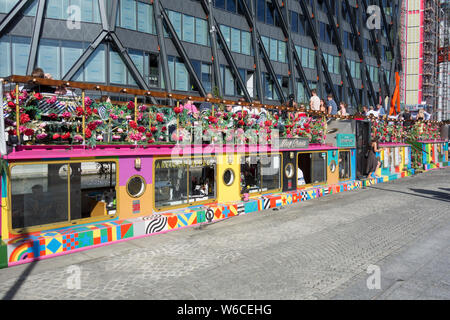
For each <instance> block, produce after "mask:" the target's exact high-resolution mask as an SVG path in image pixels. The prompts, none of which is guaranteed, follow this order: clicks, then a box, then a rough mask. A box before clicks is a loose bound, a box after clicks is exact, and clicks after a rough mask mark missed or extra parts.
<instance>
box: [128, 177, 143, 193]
mask: <svg viewBox="0 0 450 320" xmlns="http://www.w3.org/2000/svg"><path fill="white" fill-rule="evenodd" d="M127 192H128V194H129V195H130V196H132V197H133V198H139V197H140V196H142V195H143V194H144V192H145V180H144V178H142V177H141V176H133V177H131V178H130V180H128V183H127Z"/></svg>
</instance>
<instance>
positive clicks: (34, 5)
mask: <svg viewBox="0 0 450 320" xmlns="http://www.w3.org/2000/svg"><path fill="white" fill-rule="evenodd" d="M13 1H14V2H17V0H13ZM37 6H38V0H34V1H33V3H32V4H31V5H30V6H29V7H28V8H27V9H26V10H25V11H24V12H23V14H24V15H25V16H31V17H34V16H36V12H37ZM0 12H1V10H0Z"/></svg>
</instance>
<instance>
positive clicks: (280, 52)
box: [278, 41, 286, 62]
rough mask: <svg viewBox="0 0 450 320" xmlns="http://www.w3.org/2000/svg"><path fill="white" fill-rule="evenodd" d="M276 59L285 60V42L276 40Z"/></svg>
mask: <svg viewBox="0 0 450 320" xmlns="http://www.w3.org/2000/svg"><path fill="white" fill-rule="evenodd" d="M278 61H280V62H286V43H285V42H284V41H278Z"/></svg>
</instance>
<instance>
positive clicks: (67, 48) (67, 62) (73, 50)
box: [61, 41, 83, 77]
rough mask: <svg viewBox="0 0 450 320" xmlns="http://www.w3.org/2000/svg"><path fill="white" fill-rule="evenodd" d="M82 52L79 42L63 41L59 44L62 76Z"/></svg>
mask: <svg viewBox="0 0 450 320" xmlns="http://www.w3.org/2000/svg"><path fill="white" fill-rule="evenodd" d="M82 54H83V44H82V43H81V42H72V41H63V42H62V44H61V66H62V76H63V77H64V75H65V74H66V73H67V72H69V70H70V68H71V67H72V66H73V65H74V64H75V62H77V60H78V59H79V58H80V57H81V55H82Z"/></svg>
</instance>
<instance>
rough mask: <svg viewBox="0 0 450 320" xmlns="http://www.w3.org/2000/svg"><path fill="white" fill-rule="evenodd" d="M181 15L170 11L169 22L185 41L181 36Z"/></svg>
mask: <svg viewBox="0 0 450 320" xmlns="http://www.w3.org/2000/svg"><path fill="white" fill-rule="evenodd" d="M181 19H182V18H181V13H179V12H175V11H169V20H170V22H171V23H172V26H173V28H174V29H175V32H176V33H177V35H178V38H180V39H183V37H182V34H181Z"/></svg>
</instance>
